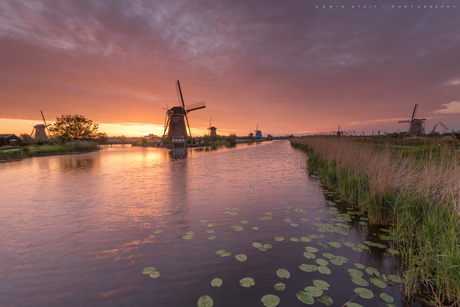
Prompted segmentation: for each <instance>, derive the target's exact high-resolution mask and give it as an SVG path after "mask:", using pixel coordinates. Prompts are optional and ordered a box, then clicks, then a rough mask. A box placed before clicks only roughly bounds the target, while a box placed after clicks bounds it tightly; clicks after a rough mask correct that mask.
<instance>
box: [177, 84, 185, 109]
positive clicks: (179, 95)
mask: <svg viewBox="0 0 460 307" xmlns="http://www.w3.org/2000/svg"><path fill="white" fill-rule="evenodd" d="M176 89H177V96H178V98H179V101H180V102H181V103H182V107H183V108H184V109H185V103H184V97H183V96H182V90H181V88H180V83H179V80H177V82H176Z"/></svg>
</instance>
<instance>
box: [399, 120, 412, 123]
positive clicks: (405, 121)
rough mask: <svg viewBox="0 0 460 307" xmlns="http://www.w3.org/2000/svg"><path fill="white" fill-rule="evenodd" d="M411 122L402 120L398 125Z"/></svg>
mask: <svg viewBox="0 0 460 307" xmlns="http://www.w3.org/2000/svg"><path fill="white" fill-rule="evenodd" d="M408 122H410V120H400V121H399V122H398V123H399V124H401V123H408Z"/></svg>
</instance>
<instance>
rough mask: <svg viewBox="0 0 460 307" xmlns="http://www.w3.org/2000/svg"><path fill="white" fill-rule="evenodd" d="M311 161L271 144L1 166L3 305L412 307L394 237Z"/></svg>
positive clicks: (120, 150) (119, 150) (112, 150)
mask: <svg viewBox="0 0 460 307" xmlns="http://www.w3.org/2000/svg"><path fill="white" fill-rule="evenodd" d="M306 159H307V155H306V154H305V153H304V152H302V151H300V150H298V149H294V148H292V147H291V146H290V143H289V142H288V141H272V142H264V143H255V144H252V145H251V144H241V145H237V146H236V147H234V148H220V149H217V150H209V149H207V150H205V149H189V150H188V151H187V152H174V153H173V152H171V151H168V150H166V149H161V148H141V147H121V146H120V147H107V148H104V149H103V150H101V151H98V152H92V153H86V154H79V155H62V156H50V157H40V158H30V159H26V160H23V161H20V162H12V163H4V164H1V165H0V187H1V189H0V190H1V195H0V204H1V205H0V305H1V306H157V307H163V306H165V307H166V306H173V307H182V306H184V307H185V306H197V305H198V306H201V305H202V306H208V307H209V306H211V303H210V302H211V301H212V302H213V306H224V307H225V306H240V307H244V306H251V307H253V306H305V304H308V305H314V306H343V305H344V304H346V303H348V306H350V307H359V306H403V305H404V304H403V299H402V296H401V295H402V294H401V291H402V290H401V287H402V285H401V284H400V280H399V277H398V275H399V274H400V272H399V271H398V269H397V266H396V265H395V263H396V261H397V258H396V255H395V254H393V253H394V252H395V251H394V250H393V249H392V248H391V241H390V240H389V239H391V238H390V237H389V234H388V233H387V232H386V230H385V229H380V228H379V227H370V226H369V225H368V223H367V219H366V217H364V216H360V215H359V213H358V212H354V211H350V210H347V209H346V208H345V207H344V206H343V205H342V203H341V201H340V199H339V198H338V197H336V195H335V194H334V193H333V192H330V191H327V190H326V189H325V188H324V187H323V186H322V185H321V181H320V178H318V177H317V176H315V175H314V174H311V173H310V174H309V173H308V169H307V165H306ZM206 302H207V303H208V305H205V303H206ZM278 302H279V303H278ZM277 303H278V304H277Z"/></svg>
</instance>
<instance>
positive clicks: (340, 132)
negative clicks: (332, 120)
mask: <svg viewBox="0 0 460 307" xmlns="http://www.w3.org/2000/svg"><path fill="white" fill-rule="evenodd" d="M331 132H332V133H334V134H336V135H337V136H341V135H342V134H343V132H344V131H340V125H339V128H337V131H331Z"/></svg>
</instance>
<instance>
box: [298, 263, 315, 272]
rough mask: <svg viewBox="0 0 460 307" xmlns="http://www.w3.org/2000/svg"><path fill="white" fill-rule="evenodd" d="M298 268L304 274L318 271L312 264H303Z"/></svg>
mask: <svg viewBox="0 0 460 307" xmlns="http://www.w3.org/2000/svg"><path fill="white" fill-rule="evenodd" d="M299 268H300V269H301V270H302V271H304V272H314V271H317V270H318V267H317V266H316V265H314V264H304V263H302V264H301V265H299Z"/></svg>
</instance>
